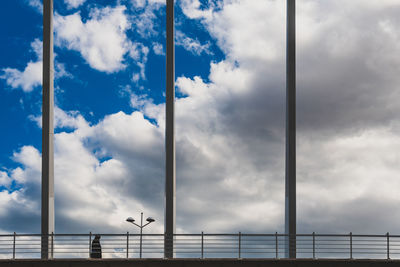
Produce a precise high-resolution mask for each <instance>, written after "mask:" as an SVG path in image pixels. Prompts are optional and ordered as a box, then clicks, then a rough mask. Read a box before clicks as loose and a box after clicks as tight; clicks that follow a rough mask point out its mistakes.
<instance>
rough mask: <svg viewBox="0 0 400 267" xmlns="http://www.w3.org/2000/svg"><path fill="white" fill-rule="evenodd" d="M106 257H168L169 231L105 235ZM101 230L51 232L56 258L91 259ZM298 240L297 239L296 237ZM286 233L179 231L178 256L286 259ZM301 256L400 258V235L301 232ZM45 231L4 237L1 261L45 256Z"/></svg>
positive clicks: (0, 239) (176, 239) (51, 247)
mask: <svg viewBox="0 0 400 267" xmlns="http://www.w3.org/2000/svg"><path fill="white" fill-rule="evenodd" d="M100 235H101V240H100V242H101V247H102V258H139V257H140V250H142V255H143V258H163V257H164V235H163V234H143V235H142V242H140V240H141V238H140V235H139V234H130V233H126V234H100ZM94 236H95V234H92V233H89V234H51V235H49V236H48V237H49V252H50V255H51V256H50V257H51V258H88V257H89V254H90V251H91V243H92V240H93V238H94ZM291 238H293V237H291ZM288 241H289V238H288V235H285V234H278V233H275V234H244V233H237V234H205V233H200V234H175V235H174V242H173V243H174V250H173V251H174V257H175V258H265V259H266V258H271V259H273V258H276V259H280V258H286V254H285V251H287V248H288V244H289V242H288ZM295 242H296V243H295V244H296V252H297V258H314V259H324V258H335V259H400V235H389V233H387V234H385V235H356V234H352V233H349V234H316V233H312V234H297V235H296V237H295ZM40 251H41V235H40V234H16V233H14V234H9V235H0V259H20V258H32V259H33V258H40Z"/></svg>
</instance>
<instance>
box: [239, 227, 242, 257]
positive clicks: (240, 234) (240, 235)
mask: <svg viewBox="0 0 400 267" xmlns="http://www.w3.org/2000/svg"><path fill="white" fill-rule="evenodd" d="M241 246H242V233H241V232H239V259H240V258H241Z"/></svg>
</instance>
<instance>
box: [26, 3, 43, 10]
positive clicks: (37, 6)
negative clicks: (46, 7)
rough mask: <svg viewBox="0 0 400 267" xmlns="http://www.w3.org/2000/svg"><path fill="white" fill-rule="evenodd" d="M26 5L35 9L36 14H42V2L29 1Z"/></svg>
mask: <svg viewBox="0 0 400 267" xmlns="http://www.w3.org/2000/svg"><path fill="white" fill-rule="evenodd" d="M28 4H29V5H30V6H31V7H33V8H35V9H36V10H37V11H38V12H40V13H42V12H43V4H42V1H40V0H29V1H28Z"/></svg>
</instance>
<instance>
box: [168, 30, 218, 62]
mask: <svg viewBox="0 0 400 267" xmlns="http://www.w3.org/2000/svg"><path fill="white" fill-rule="evenodd" d="M175 45H176V46H182V47H183V48H185V49H186V50H187V51H189V52H191V53H192V54H194V55H197V56H200V55H201V54H203V53H205V54H212V53H211V50H210V46H211V44H210V42H208V43H206V44H201V43H200V41H199V40H197V39H193V38H190V37H189V36H187V35H186V34H185V33H183V32H182V31H176V32H175Z"/></svg>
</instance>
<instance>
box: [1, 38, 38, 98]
mask: <svg viewBox="0 0 400 267" xmlns="http://www.w3.org/2000/svg"><path fill="white" fill-rule="evenodd" d="M31 49H32V51H33V52H34V53H35V55H36V58H37V59H36V61H29V62H28V64H27V66H26V67H25V69H24V70H23V71H20V70H18V69H14V68H5V69H3V75H1V76H0V78H1V79H5V80H6V83H7V84H8V85H9V86H11V87H12V88H22V90H23V91H25V92H31V91H32V90H33V89H34V88H35V87H37V86H40V85H41V84H42V42H41V41H40V40H39V39H35V40H34V41H33V42H32V43H31Z"/></svg>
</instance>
